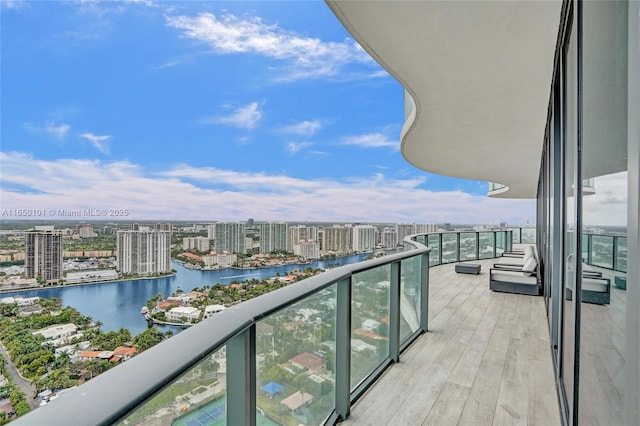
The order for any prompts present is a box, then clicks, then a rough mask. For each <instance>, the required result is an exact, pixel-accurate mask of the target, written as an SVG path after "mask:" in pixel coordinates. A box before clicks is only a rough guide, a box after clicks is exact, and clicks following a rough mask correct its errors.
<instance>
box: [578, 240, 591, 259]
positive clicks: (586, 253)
mask: <svg viewBox="0 0 640 426" xmlns="http://www.w3.org/2000/svg"><path fill="white" fill-rule="evenodd" d="M590 239H591V234H586V233H582V244H580V245H581V246H582V261H583V262H586V263H590V262H589V240H590Z"/></svg>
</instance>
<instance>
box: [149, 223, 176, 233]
mask: <svg viewBox="0 0 640 426" xmlns="http://www.w3.org/2000/svg"><path fill="white" fill-rule="evenodd" d="M154 229H155V230H156V231H168V232H173V225H172V224H170V223H156V224H155V226H154Z"/></svg>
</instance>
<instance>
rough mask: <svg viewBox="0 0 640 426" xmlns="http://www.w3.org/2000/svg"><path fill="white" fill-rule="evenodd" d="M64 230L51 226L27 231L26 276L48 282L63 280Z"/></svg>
mask: <svg viewBox="0 0 640 426" xmlns="http://www.w3.org/2000/svg"><path fill="white" fill-rule="evenodd" d="M62 248H63V247H62V232H60V231H56V230H54V229H53V226H49V227H36V229H32V230H29V231H27V232H26V244H25V268H24V269H25V276H26V277H27V278H37V279H39V280H40V281H41V282H45V283H47V284H59V283H60V282H61V281H62V277H63V269H62V254H63V250H62Z"/></svg>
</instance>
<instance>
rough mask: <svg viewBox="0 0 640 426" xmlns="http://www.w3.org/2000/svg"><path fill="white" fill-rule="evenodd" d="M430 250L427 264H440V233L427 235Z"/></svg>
mask: <svg viewBox="0 0 640 426" xmlns="http://www.w3.org/2000/svg"><path fill="white" fill-rule="evenodd" d="M428 246H429V247H430V248H431V252H430V253H429V266H434V265H439V264H440V234H432V235H429V244H428Z"/></svg>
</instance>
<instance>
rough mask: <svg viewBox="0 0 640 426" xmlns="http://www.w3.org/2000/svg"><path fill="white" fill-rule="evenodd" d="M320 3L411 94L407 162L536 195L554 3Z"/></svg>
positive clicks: (556, 16)
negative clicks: (413, 105) (324, 5)
mask: <svg viewBox="0 0 640 426" xmlns="http://www.w3.org/2000/svg"><path fill="white" fill-rule="evenodd" d="M327 4H328V5H329V7H330V8H331V9H332V10H333V12H334V13H335V15H336V16H337V17H338V19H339V20H340V21H341V22H342V24H343V25H344V26H345V27H346V29H347V30H348V31H349V32H350V33H351V34H352V35H353V37H354V38H355V39H356V40H357V41H358V42H359V43H360V45H362V47H363V48H364V49H366V50H367V51H368V52H369V54H371V55H372V56H373V57H374V58H375V59H376V60H377V61H378V62H379V63H380V64H381V65H382V66H383V67H384V68H385V69H386V70H387V71H388V72H389V73H390V74H392V75H393V76H394V77H395V78H396V79H397V80H398V81H399V82H400V83H401V84H402V85H403V86H404V87H405V89H406V90H407V91H408V92H409V93H410V94H411V96H412V98H413V100H414V102H415V111H414V113H412V114H410V115H409V116H408V118H407V122H406V123H405V127H404V128H403V134H402V139H401V150H402V154H403V155H404V157H405V159H406V160H407V161H409V162H410V163H411V164H413V165H414V166H416V167H418V168H420V169H423V170H426V171H429V172H432V173H437V174H441V175H447V176H455V177H460V178H467V179H477V180H485V181H490V182H497V183H501V184H504V185H507V186H508V187H509V190H508V191H505V192H502V193H501V194H496V196H500V197H505V198H534V197H535V196H536V188H537V182H538V175H539V170H540V160H541V154H542V146H543V140H544V131H545V124H546V119H547V107H548V103H549V95H550V91H551V79H552V74H553V60H554V53H555V46H556V39H557V33H558V26H559V22H560V14H561V1H406V2H405V1H399V2H391V1H351V0H348V1H342V0H340V1H335V0H327Z"/></svg>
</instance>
